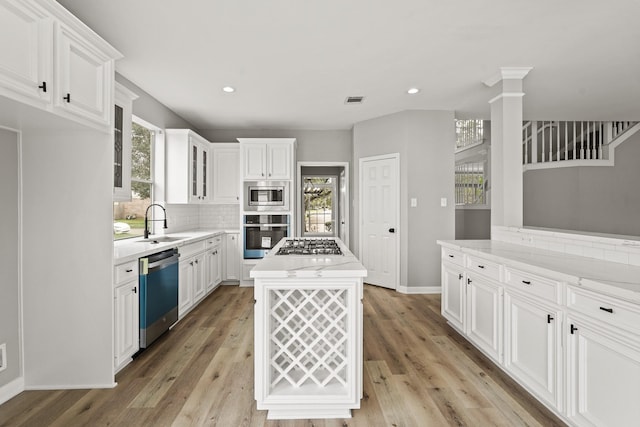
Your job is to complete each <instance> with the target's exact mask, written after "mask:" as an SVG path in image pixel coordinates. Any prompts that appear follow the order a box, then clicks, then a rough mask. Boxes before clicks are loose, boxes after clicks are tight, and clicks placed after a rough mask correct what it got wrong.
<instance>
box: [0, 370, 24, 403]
mask: <svg viewBox="0 0 640 427" xmlns="http://www.w3.org/2000/svg"><path fill="white" fill-rule="evenodd" d="M24 390H25V389H24V377H18V378H16V379H15V380H13V381H10V382H9V383H8V384H5V385H3V386H2V387H0V405H2V404H3V403H4V402H6V401H8V400H9V399H13V398H14V397H16V396H17V395H19V394H20V393H22V392H23V391H24Z"/></svg>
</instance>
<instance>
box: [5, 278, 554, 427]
mask: <svg viewBox="0 0 640 427" xmlns="http://www.w3.org/2000/svg"><path fill="white" fill-rule="evenodd" d="M364 315H365V318H364V322H365V323H364V359H365V361H364V364H365V368H364V399H363V400H362V405H361V409H359V410H354V411H353V418H351V419H345V420H300V421H267V420H266V412H265V411H257V410H256V404H255V400H254V399H253V289H252V288H239V287H236V286H223V287H220V288H219V289H217V290H216V291H215V292H214V293H213V294H212V295H210V296H209V297H208V298H207V299H206V300H205V301H203V302H202V303H201V304H200V305H199V306H198V307H197V308H196V309H195V310H194V311H193V312H192V313H190V314H189V315H188V316H187V317H186V318H185V319H184V320H182V321H181V322H180V323H179V324H178V325H176V327H175V328H174V329H173V330H171V331H170V332H169V333H168V334H165V335H164V336H163V337H162V338H161V339H160V341H158V342H156V343H155V344H154V345H153V346H151V347H150V348H149V349H147V350H146V351H144V352H143V353H141V354H140V355H139V356H138V357H137V358H136V359H135V360H134V361H133V362H132V363H131V364H130V365H129V366H127V367H126V368H125V369H124V370H122V371H121V372H120V373H119V374H118V375H117V378H116V380H117V382H118V386H117V387H116V388H114V389H110V390H70V391H29V392H24V393H21V394H20V395H18V396H16V397H15V398H13V399H12V400H10V401H8V402H6V403H5V404H4V405H2V406H0V425H1V426H38V427H39V426H50V425H51V426H64V427H67V426H154V427H155V426H170V425H173V426H189V425H207V426H209V425H210V426H214V425H215V426H224V427H227V426H230V427H235V426H270V427H271V426H309V427H310V426H316V427H322V426H326V427H330V426H336V427H338V426H340V427H344V426H398V427H400V426H450V425H451V426H510V427H511V426H553V425H563V424H562V422H561V421H559V420H558V419H557V418H556V417H554V415H553V414H551V413H550V412H549V411H548V410H546V409H545V408H544V407H543V406H542V405H540V404H538V403H536V401H535V400H534V399H533V398H531V397H529V396H528V394H527V392H525V391H524V390H523V389H522V388H521V387H519V386H518V385H517V384H515V383H514V382H513V381H512V380H511V379H509V378H508V377H507V376H506V375H505V374H503V373H502V372H501V371H500V370H499V369H498V368H497V367H495V366H494V365H493V364H492V363H491V362H489V361H488V359H487V358H485V357H484V356H483V355H482V354H480V353H479V352H478V351H477V350H475V349H474V348H473V347H472V346H471V345H469V344H468V343H467V342H466V341H465V340H464V339H463V338H461V337H460V336H459V335H458V334H457V333H456V332H454V331H453V330H452V329H451V328H450V327H449V326H448V325H446V323H445V322H444V321H443V319H442V317H441V316H440V297H439V295H403V294H398V293H396V292H393V291H389V290H386V289H382V288H377V287H373V286H366V287H365V298H364Z"/></svg>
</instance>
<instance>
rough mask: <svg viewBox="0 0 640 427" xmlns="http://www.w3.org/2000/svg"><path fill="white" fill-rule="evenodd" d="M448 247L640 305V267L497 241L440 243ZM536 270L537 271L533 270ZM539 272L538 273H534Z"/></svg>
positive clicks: (442, 241) (451, 241)
mask: <svg viewBox="0 0 640 427" xmlns="http://www.w3.org/2000/svg"><path fill="white" fill-rule="evenodd" d="M438 243H439V244H440V245H442V246H444V247H448V248H452V249H457V250H459V251H461V252H463V253H467V254H470V255H478V256H481V257H483V258H485V259H489V260H494V261H496V262H503V261H504V260H508V261H509V263H510V264H511V265H513V266H514V267H516V268H519V269H522V270H525V271H530V272H532V273H538V274H547V275H549V276H551V277H554V278H556V279H558V280H562V281H565V282H567V283H570V284H574V285H578V286H582V287H585V288H588V289H592V290H594V291H598V292H606V293H609V294H612V295H615V296H618V297H621V298H626V299H630V300H633V301H634V302H639V303H640V267H637V266H633V265H628V264H622V263H617V262H611V261H603V260H599V259H594V258H588V257H584V256H579V255H571V254H566V253H562V252H555V251H550V250H544V249H539V248H534V247H530V246H524V245H516V244H513V243H506V242H501V241H497V240H438ZM532 267H533V268H532ZM534 270H535V271H534Z"/></svg>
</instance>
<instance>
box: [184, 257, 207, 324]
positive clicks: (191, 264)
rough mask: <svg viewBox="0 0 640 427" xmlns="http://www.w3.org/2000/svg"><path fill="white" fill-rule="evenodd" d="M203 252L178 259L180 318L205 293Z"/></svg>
mask: <svg viewBox="0 0 640 427" xmlns="http://www.w3.org/2000/svg"><path fill="white" fill-rule="evenodd" d="M204 259H205V254H204V253H199V254H197V255H193V256H191V257H188V258H185V259H183V260H180V265H179V274H178V281H179V284H178V317H179V318H182V316H184V315H185V314H186V313H187V312H188V311H189V310H191V308H192V307H193V305H194V304H195V303H197V302H198V301H200V300H201V299H202V297H204V294H205V275H204V273H205V268H204V264H205V262H204Z"/></svg>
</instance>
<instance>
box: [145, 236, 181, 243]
mask: <svg viewBox="0 0 640 427" xmlns="http://www.w3.org/2000/svg"><path fill="white" fill-rule="evenodd" d="M186 238H187V237H171V236H158V237H149V238H148V239H142V240H138V242H140V243H151V244H157V243H168V242H175V241H177V240H184V239H186Z"/></svg>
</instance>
